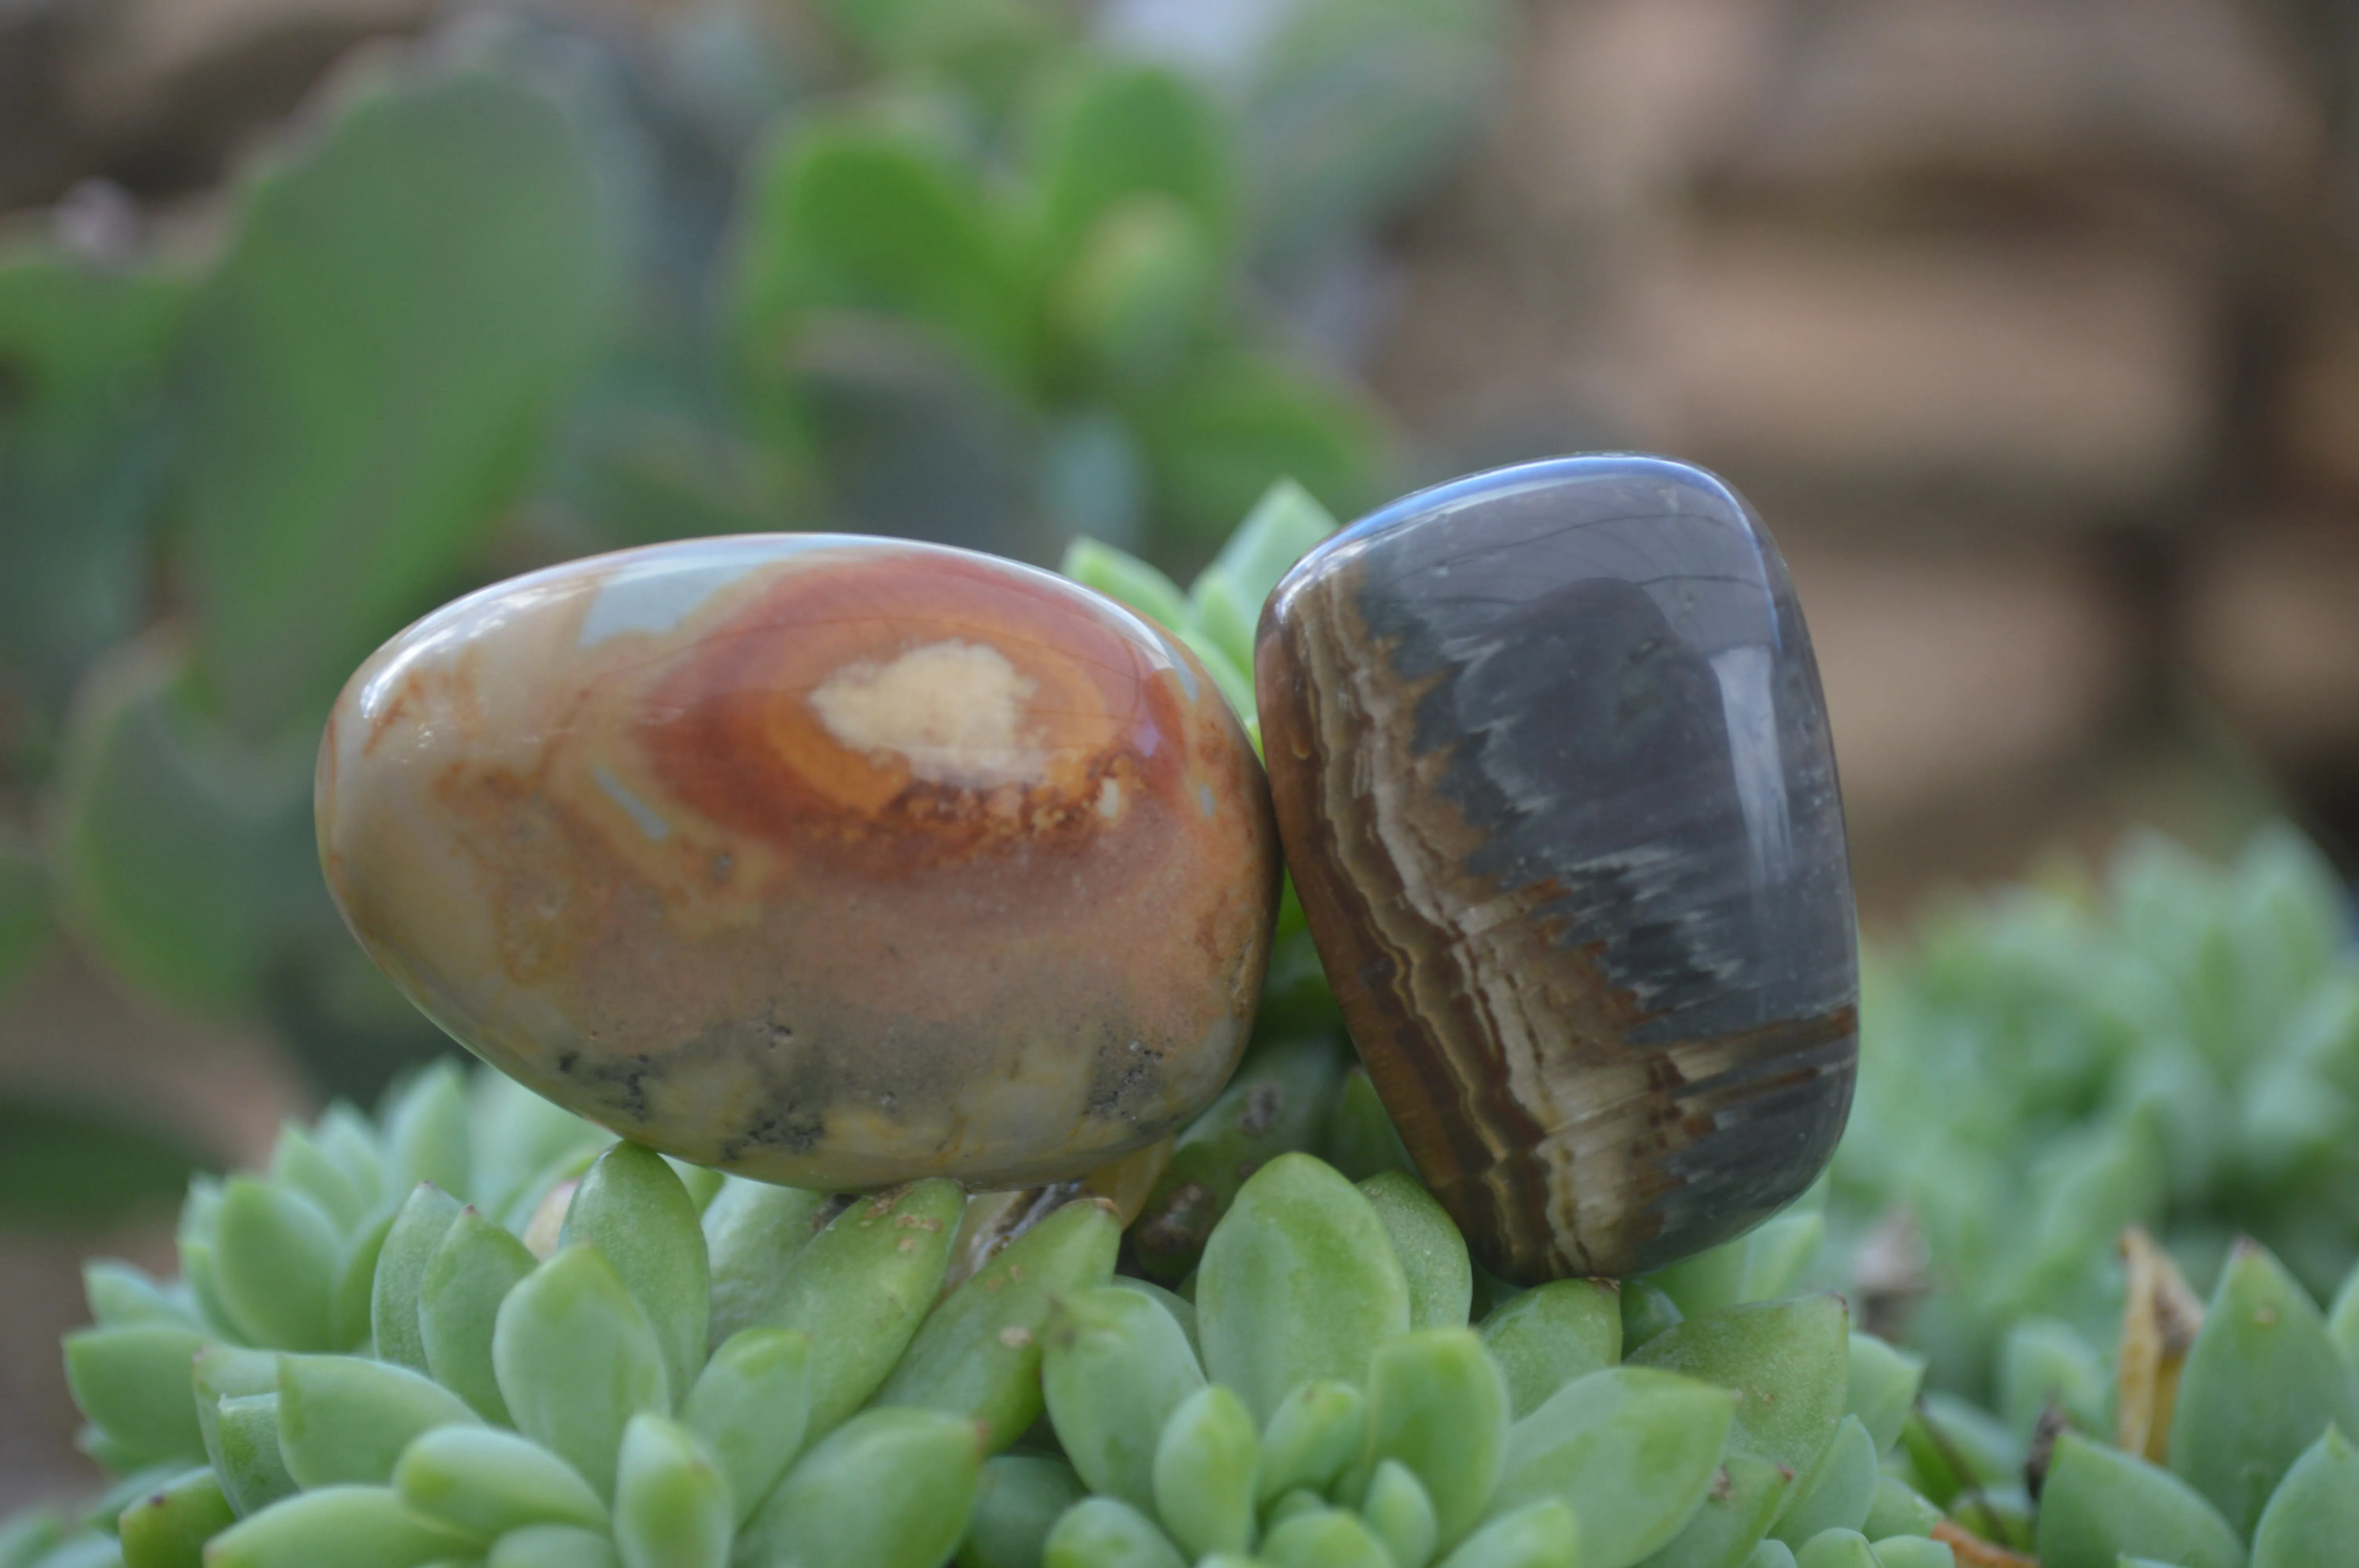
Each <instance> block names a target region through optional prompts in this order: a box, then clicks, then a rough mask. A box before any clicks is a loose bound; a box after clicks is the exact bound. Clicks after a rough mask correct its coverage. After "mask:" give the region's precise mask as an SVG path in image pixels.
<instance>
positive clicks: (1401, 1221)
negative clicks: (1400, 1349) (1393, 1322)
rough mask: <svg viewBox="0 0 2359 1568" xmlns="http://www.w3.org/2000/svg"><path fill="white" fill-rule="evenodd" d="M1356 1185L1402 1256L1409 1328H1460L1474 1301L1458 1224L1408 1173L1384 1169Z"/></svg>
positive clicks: (1469, 1264)
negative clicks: (1451, 1219)
mask: <svg viewBox="0 0 2359 1568" xmlns="http://www.w3.org/2000/svg"><path fill="white" fill-rule="evenodd" d="M1358 1185H1359V1189H1360V1192H1361V1194H1362V1195H1364V1196H1365V1197H1366V1198H1367V1200H1368V1203H1369V1205H1370V1206H1372V1207H1374V1208H1375V1211H1376V1218H1377V1219H1379V1220H1381V1221H1382V1222H1383V1223H1384V1227H1385V1234H1386V1236H1387V1237H1389V1238H1391V1239H1392V1244H1393V1255H1394V1256H1395V1257H1397V1258H1398V1259H1399V1260H1400V1266H1401V1275H1402V1278H1403V1279H1405V1280H1406V1281H1408V1324H1409V1326H1410V1327H1411V1328H1462V1327H1464V1326H1465V1325H1466V1314H1467V1308H1468V1307H1469V1306H1470V1305H1471V1304H1472V1303H1473V1299H1474V1264H1473V1260H1472V1259H1470V1258H1469V1257H1468V1256H1467V1254H1466V1238H1464V1237H1462V1236H1461V1235H1459V1234H1458V1227H1456V1226H1455V1225H1452V1224H1451V1221H1450V1216H1449V1215H1448V1214H1446V1213H1444V1212H1443V1211H1442V1207H1441V1205H1440V1203H1439V1202H1438V1201H1436V1199H1435V1198H1434V1195H1432V1194H1431V1193H1429V1192H1427V1191H1426V1190H1425V1186H1424V1184H1422V1183H1420V1182H1419V1180H1418V1179H1417V1178H1416V1177H1415V1176H1412V1175H1410V1174H1409V1173H1408V1172H1406V1171H1386V1172H1383V1173H1379V1174H1377V1175H1375V1176H1371V1177H1369V1178H1368V1179H1367V1180H1366V1181H1364V1182H1362V1183H1359V1184H1358Z"/></svg>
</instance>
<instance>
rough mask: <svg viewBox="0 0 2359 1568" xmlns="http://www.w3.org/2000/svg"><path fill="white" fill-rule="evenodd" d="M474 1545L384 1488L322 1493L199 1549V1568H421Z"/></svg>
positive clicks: (269, 1512) (258, 1517) (304, 1496)
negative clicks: (329, 1567)
mask: <svg viewBox="0 0 2359 1568" xmlns="http://www.w3.org/2000/svg"><path fill="white" fill-rule="evenodd" d="M477 1544H478V1543H477V1542H476V1541H474V1540H473V1538H471V1537H468V1536H465V1535H462V1534H460V1533H459V1532H457V1531H456V1530H448V1529H445V1528H444V1527H443V1526H441V1525H439V1524H435V1523H433V1522H432V1521H431V1520H429V1519H422V1518H420V1517H419V1515H417V1514H414V1513H412V1512H410V1511H409V1509H407V1508H405V1507H404V1506H403V1505H402V1501H401V1499H400V1498H397V1497H396V1496H395V1495H394V1493H393V1490H392V1488H391V1487H322V1488H321V1489H320V1490H319V1491H316V1492H302V1493H299V1494H298V1495H296V1496H294V1497H291V1498H287V1499H286V1500H285V1501H283V1502H281V1503H279V1504H278V1505H277V1507H275V1508H270V1509H265V1510H263V1511H262V1512H261V1513H258V1514H255V1515H253V1516H252V1517H251V1518H248V1519H242V1520H240V1521H239V1522H238V1523H236V1524H234V1525H232V1526H231V1527H230V1528H229V1529H228V1530H223V1532H222V1533H221V1534H219V1535H217V1536H215V1537H214V1538H213V1540H212V1544H211V1545H210V1546H208V1547H207V1548H206V1549H205V1568H319V1564H321V1563H335V1564H337V1568H424V1565H425V1564H427V1563H436V1562H440V1561H442V1560H444V1559H448V1558H464V1557H466V1556H468V1555H469V1554H470V1553H472V1552H473V1551H474V1550H475V1548H476V1546H477Z"/></svg>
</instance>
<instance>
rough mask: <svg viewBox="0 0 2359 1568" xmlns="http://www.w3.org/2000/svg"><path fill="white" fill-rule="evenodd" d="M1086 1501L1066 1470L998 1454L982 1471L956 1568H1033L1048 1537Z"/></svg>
mask: <svg viewBox="0 0 2359 1568" xmlns="http://www.w3.org/2000/svg"><path fill="white" fill-rule="evenodd" d="M1088 1496H1089V1488H1088V1487H1085V1486H1083V1485H1082V1478H1081V1476H1078V1475H1076V1474H1075V1473H1074V1471H1073V1467H1072V1466H1071V1465H1068V1464H1066V1463H1065V1462H1064V1461H1063V1460H1061V1459H1055V1458H1051V1457H1049V1455H1047V1454H995V1455H994V1456H993V1457H992V1458H991V1459H990V1460H988V1461H986V1462H985V1463H984V1466H983V1473H982V1476H981V1478H980V1480H979V1481H978V1483H977V1485H976V1488H975V1498H974V1515H973V1519H972V1520H970V1521H969V1523H968V1526H967V1535H966V1540H965V1541H963V1542H962V1543H961V1545H960V1547H959V1556H958V1560H959V1568H1037V1564H1038V1563H1039V1562H1040V1559H1041V1554H1042V1552H1043V1550H1044V1548H1045V1547H1046V1546H1047V1544H1048V1541H1049V1530H1052V1529H1054V1528H1055V1527H1056V1523H1057V1521H1058V1520H1059V1519H1061V1518H1063V1517H1064V1513H1065V1510H1066V1509H1070V1508H1071V1507H1072V1506H1073V1505H1074V1504H1075V1503H1078V1502H1080V1501H1081V1500H1082V1498H1085V1497H1088Z"/></svg>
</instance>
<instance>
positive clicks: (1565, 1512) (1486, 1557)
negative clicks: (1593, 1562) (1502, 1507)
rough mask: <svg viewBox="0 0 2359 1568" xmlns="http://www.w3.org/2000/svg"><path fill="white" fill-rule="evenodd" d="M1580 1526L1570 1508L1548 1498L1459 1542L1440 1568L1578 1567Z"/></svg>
mask: <svg viewBox="0 0 2359 1568" xmlns="http://www.w3.org/2000/svg"><path fill="white" fill-rule="evenodd" d="M1581 1543H1582V1533H1581V1526H1580V1524H1579V1522H1578V1521H1577V1519H1575V1517H1574V1514H1573V1510H1572V1509H1571V1508H1570V1507H1569V1506H1567V1505H1566V1504H1565V1503H1564V1502H1563V1501H1562V1500H1561V1499H1559V1498H1545V1499H1543V1500H1541V1501H1539V1502H1536V1503H1530V1504H1527V1505H1526V1506H1525V1507H1523V1508H1520V1509H1516V1510H1514V1511H1513V1512H1511V1513H1507V1514H1505V1515H1502V1516H1501V1517H1500V1518H1498V1519H1493V1520H1492V1521H1491V1522H1490V1523H1488V1524H1486V1525H1484V1527H1483V1528H1482V1529H1481V1530H1476V1531H1475V1532H1474V1533H1473V1535H1471V1536H1469V1537H1467V1538H1466V1540H1465V1541H1462V1542H1461V1543H1460V1545H1459V1547H1458V1550H1457V1551H1455V1552H1451V1554H1450V1555H1449V1556H1447V1557H1445V1558H1443V1559H1442V1560H1441V1568H1578V1565H1580V1564H1583V1563H1588V1562H1589V1561H1590V1558H1589V1557H1588V1556H1586V1555H1584V1554H1583V1552H1582V1544H1581Z"/></svg>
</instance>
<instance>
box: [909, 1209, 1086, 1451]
mask: <svg viewBox="0 0 2359 1568" xmlns="http://www.w3.org/2000/svg"><path fill="white" fill-rule="evenodd" d="M1121 1245H1122V1219H1121V1217H1120V1216H1119V1215H1118V1214H1116V1213H1115V1211H1114V1206H1113V1205H1112V1204H1110V1203H1107V1202H1104V1201H1103V1200H1101V1199H1084V1200H1082V1201H1081V1202H1078V1203H1069V1204H1067V1205H1066V1206H1064V1207H1062V1208H1060V1209H1059V1210H1058V1211H1057V1212H1056V1213H1054V1214H1052V1215H1050V1216H1049V1217H1048V1218H1047V1219H1045V1220H1043V1221H1041V1222H1040V1223H1039V1224H1038V1225H1036V1226H1034V1227H1032V1228H1031V1229H1030V1230H1027V1231H1026V1232H1025V1233H1024V1234H1023V1235H1021V1236H1019V1237H1017V1238H1016V1239H1015V1240H1014V1241H1013V1242H1010V1243H1009V1244H1008V1245H1007V1247H1006V1248H1005V1249H1003V1250H1001V1251H1000V1252H999V1253H998V1254H997V1255H996V1256H995V1257H994V1258H993V1259H992V1260H990V1261H989V1262H987V1263H985V1264H984V1266H983V1268H982V1269H980V1270H978V1271H976V1272H975V1273H974V1274H973V1275H971V1276H970V1277H969V1278H968V1279H966V1280H965V1281H962V1283H961V1284H960V1285H959V1287H958V1289H956V1290H954V1291H952V1292H951V1293H950V1294H949V1296H947V1297H946V1298H944V1299H943V1301H942V1302H941V1303H940V1304H939V1305H937V1306H936V1307H935V1308H934V1309H933V1311H932V1312H930V1313H929V1314H927V1316H926V1321H925V1324H924V1325H923V1326H922V1327H920V1328H919V1330H918V1333H917V1336H916V1337H915V1338H914V1339H912V1340H911V1341H910V1342H909V1347H908V1350H906V1351H904V1352H903V1353H902V1356H901V1359H900V1361H899V1362H898V1363H897V1365H896V1366H895V1367H894V1368H893V1372H892V1375H891V1376H890V1377H888V1378H886V1379H885V1382H884V1385H883V1386H882V1387H881V1388H879V1389H878V1390H876V1393H875V1403H877V1404H880V1405H908V1406H912V1407H915V1408H919V1409H924V1410H939V1411H949V1412H950V1413H951V1414H953V1415H962V1416H965V1417H966V1418H967V1419H968V1420H970V1421H973V1422H977V1423H978V1424H979V1425H980V1426H981V1428H982V1430H983V1432H984V1444H985V1445H986V1447H987V1449H988V1450H989V1451H990V1452H992V1453H997V1452H999V1451H1000V1450H1002V1449H1004V1448H1006V1447H1007V1446H1008V1445H1009V1444H1013V1443H1014V1442H1015V1441H1016V1439H1017V1438H1018V1437H1021V1436H1022V1435H1023V1434H1024V1431H1025V1429H1026V1428H1027V1427H1028V1426H1030V1425H1031V1424H1032V1423H1033V1422H1034V1421H1036V1420H1038V1418H1039V1415H1040V1411H1041V1409H1042V1400H1041V1393H1040V1359H1041V1343H1040V1342H1041V1336H1043V1335H1044V1334H1045V1333H1046V1332H1047V1328H1048V1320H1049V1305H1050V1303H1052V1302H1054V1301H1056V1300H1058V1299H1060V1298H1062V1297H1064V1296H1067V1295H1070V1294H1072V1293H1073V1292H1080V1291H1086V1290H1091V1289H1093V1288H1095V1287H1097V1286H1101V1285H1103V1284H1104V1283H1105V1282H1106V1281H1108V1280H1110V1279H1112V1278H1113V1276H1114V1253H1115V1252H1116V1250H1117V1249H1119V1248H1120V1247H1121Z"/></svg>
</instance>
